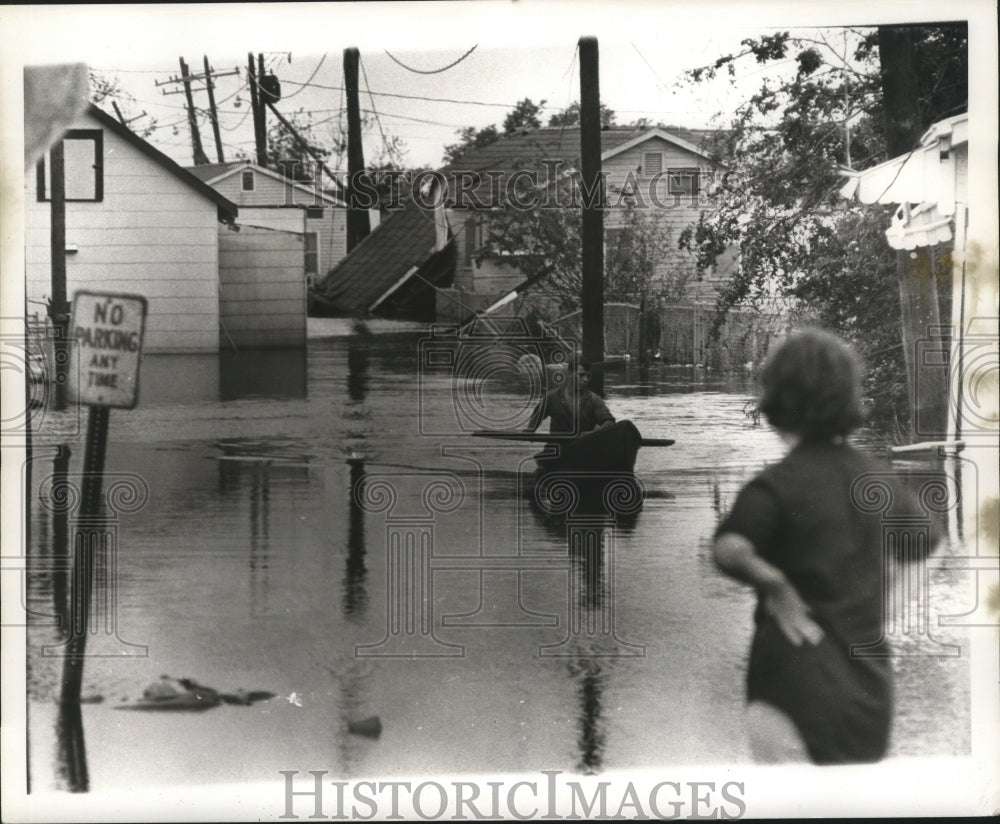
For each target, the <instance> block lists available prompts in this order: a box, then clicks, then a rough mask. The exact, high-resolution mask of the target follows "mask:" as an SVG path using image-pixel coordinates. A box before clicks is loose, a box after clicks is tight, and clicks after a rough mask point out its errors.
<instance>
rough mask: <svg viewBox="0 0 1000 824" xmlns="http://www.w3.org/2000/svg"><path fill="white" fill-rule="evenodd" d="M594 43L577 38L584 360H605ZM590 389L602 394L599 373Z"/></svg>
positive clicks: (595, 373) (597, 368)
mask: <svg viewBox="0 0 1000 824" xmlns="http://www.w3.org/2000/svg"><path fill="white" fill-rule="evenodd" d="M598 75H599V71H598V52H597V38H596V37H581V38H580V185H581V189H582V194H583V230H582V234H583V250H582V253H583V295H582V300H581V316H582V321H583V359H584V360H586V361H590V362H591V363H592V364H600V362H601V361H603V360H604V179H603V177H602V175H601V90H600V83H599V80H598ZM590 388H591V389H592V390H593V391H594V392H596V393H597V394H598V395H603V394H604V369H603V367H601V366H594V367H593V371H592V373H591V378H590Z"/></svg>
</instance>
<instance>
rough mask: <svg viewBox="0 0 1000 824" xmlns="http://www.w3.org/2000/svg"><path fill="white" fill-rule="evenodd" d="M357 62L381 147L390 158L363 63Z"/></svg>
mask: <svg viewBox="0 0 1000 824" xmlns="http://www.w3.org/2000/svg"><path fill="white" fill-rule="evenodd" d="M358 62H359V63H360V64H361V76H362V77H363V78H364V80H365V91H367V92H368V99H369V100H371V102H372V113H373V114H374V115H375V123H376V124H377V125H378V131H379V134H381V135H382V147H383V148H384V149H385V153H386V155H387V156H388V157H390V158H391V157H392V150H391V149H390V148H389V141H388V140H386V139H385V130H384V129H383V128H382V121H381V120H380V119H379V116H378V112H377V111H375V98H374V97H372V90H371V87H370V86H369V85H368V72H367V71H365V61H364V60H361V59H360V58H359V60H358ZM331 120H332V118H331Z"/></svg>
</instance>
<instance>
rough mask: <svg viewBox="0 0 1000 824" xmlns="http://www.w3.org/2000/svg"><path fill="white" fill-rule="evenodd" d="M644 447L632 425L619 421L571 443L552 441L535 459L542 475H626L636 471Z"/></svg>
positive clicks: (571, 440)
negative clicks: (624, 473) (638, 457)
mask: <svg viewBox="0 0 1000 824" xmlns="http://www.w3.org/2000/svg"><path fill="white" fill-rule="evenodd" d="M642 445H643V440H642V435H640V434H639V430H638V429H637V428H636V426H635V424H634V423H632V421H618V422H617V423H613V424H611V425H609V426H603V427H601V428H600V429H595V430H593V431H592V432H586V433H584V434H583V435H580V436H579V437H576V438H572V439H570V440H563V441H558V440H554V441H551V442H550V444H549V446H548V448H547V449H546V450H545V451H543V452H540V453H539V454H537V455H535V463H536V464H538V469H539V471H541V472H543V473H551V472H584V473H588V474H589V473H594V474H602V473H617V474H620V473H623V472H632V471H634V470H635V459H636V456H637V455H638V454H639V447H640V446H642Z"/></svg>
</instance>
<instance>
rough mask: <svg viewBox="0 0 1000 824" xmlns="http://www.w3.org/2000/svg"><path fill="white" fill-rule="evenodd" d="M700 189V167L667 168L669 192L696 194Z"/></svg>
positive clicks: (671, 193) (672, 193)
mask: <svg viewBox="0 0 1000 824" xmlns="http://www.w3.org/2000/svg"><path fill="white" fill-rule="evenodd" d="M698 191H699V171H698V169H696V168H691V169H667V194H669V195H695V194H697V193H698Z"/></svg>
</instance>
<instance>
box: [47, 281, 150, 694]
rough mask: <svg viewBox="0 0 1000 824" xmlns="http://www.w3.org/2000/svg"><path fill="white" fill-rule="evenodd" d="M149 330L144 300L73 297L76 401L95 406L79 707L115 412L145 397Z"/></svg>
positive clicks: (75, 668)
mask: <svg viewBox="0 0 1000 824" xmlns="http://www.w3.org/2000/svg"><path fill="white" fill-rule="evenodd" d="M145 323H146V299H145V298H144V297H141V296H139V295H121V294H107V293H98V292H88V291H80V292H77V293H76V294H74V296H73V311H72V315H71V318H70V339H71V340H73V342H74V343H75V346H76V354H77V357H76V358H73V359H72V361H71V365H70V374H69V386H68V393H67V394H68V396H69V399H70V400H71V401H76V402H78V403H83V404H87V405H88V406H90V415H89V418H88V421H87V444H86V450H85V452H84V459H83V464H84V465H83V490H82V496H81V501H80V516H79V524H78V528H77V529H76V530H75V535H74V541H73V544H74V546H73V555H74V557H73V592H74V596H75V597H74V598H73V599H72V600H73V603H72V609H71V611H70V620H69V631H70V638H69V642H68V645H67V646H68V649H67V652H66V661H65V668H64V671H63V684H62V695H61V700H62V702H63V703H78V702H79V700H80V688H81V685H82V681H83V660H84V655H85V651H86V645H87V635H88V633H89V630H90V626H89V624H90V620H91V618H90V601H91V597H92V588H93V581H94V561H95V559H96V558H98V557H102V556H103V554H104V553H106V551H107V546H106V544H105V542H104V541H103V540H102V538H101V533H102V532H103V530H100V529H98V528H95V527H96V526H98V525H99V523H100V519H101V517H100V516H101V494H102V487H103V482H104V455H105V451H106V448H107V441H108V420H109V416H110V409H111V408H120V409H133V408H134V407H135V405H136V403H137V402H138V396H139V358H140V355H141V353H142V336H143V332H144V329H145Z"/></svg>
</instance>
